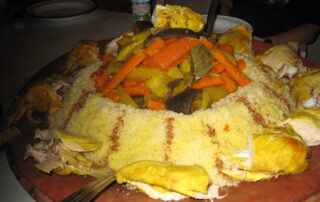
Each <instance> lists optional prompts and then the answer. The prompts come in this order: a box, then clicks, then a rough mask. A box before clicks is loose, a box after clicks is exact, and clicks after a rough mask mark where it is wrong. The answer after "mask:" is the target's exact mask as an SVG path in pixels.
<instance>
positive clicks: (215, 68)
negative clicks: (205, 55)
mask: <svg viewBox="0 0 320 202" xmlns="http://www.w3.org/2000/svg"><path fill="white" fill-rule="evenodd" d="M225 68H226V67H225V66H224V65H223V64H221V63H219V62H218V63H216V64H215V65H213V66H212V67H211V69H210V71H211V72H213V73H220V72H222V71H224V69H225Z"/></svg>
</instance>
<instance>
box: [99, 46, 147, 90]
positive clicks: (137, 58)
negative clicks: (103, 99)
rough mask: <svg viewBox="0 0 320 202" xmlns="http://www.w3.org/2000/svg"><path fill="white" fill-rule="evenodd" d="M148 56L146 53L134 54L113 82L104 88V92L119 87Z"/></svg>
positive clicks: (116, 74)
mask: <svg viewBox="0 0 320 202" xmlns="http://www.w3.org/2000/svg"><path fill="white" fill-rule="evenodd" d="M146 57H147V54H145V53H144V52H139V53H134V54H132V56H131V57H130V58H129V59H128V60H127V61H126V62H125V63H123V64H122V66H121V67H120V69H119V70H118V71H117V72H116V73H115V75H113V77H112V78H111V80H110V81H109V82H108V83H107V84H106V85H105V86H104V89H103V91H104V92H108V91H110V90H112V89H114V88H115V87H117V86H118V85H119V84H120V83H121V81H122V80H123V79H124V78H125V77H126V76H127V75H128V74H129V73H130V72H131V71H132V70H134V69H135V68H136V67H137V66H138V65H139V64H140V63H141V62H142V61H143V60H144V59H145V58H146Z"/></svg>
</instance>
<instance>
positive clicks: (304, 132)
mask: <svg viewBox="0 0 320 202" xmlns="http://www.w3.org/2000/svg"><path fill="white" fill-rule="evenodd" d="M285 124H289V125H290V126H291V127H292V128H293V130H294V131H295V132H296V133H298V135H300V137H302V139H303V140H304V141H305V143H306V144H307V145H308V146H316V145H319V144H320V108H311V109H299V110H297V111H295V112H294V113H292V114H291V115H289V117H288V119H287V120H285V121H284V122H283V123H282V124H281V125H285Z"/></svg>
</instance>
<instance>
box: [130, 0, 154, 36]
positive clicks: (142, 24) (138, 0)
mask: <svg viewBox="0 0 320 202" xmlns="http://www.w3.org/2000/svg"><path fill="white" fill-rule="evenodd" d="M131 8H132V14H133V17H134V21H135V23H134V26H133V31H134V32H135V33H138V32H141V31H143V30H145V29H147V28H150V27H152V23H151V2H150V0H131Z"/></svg>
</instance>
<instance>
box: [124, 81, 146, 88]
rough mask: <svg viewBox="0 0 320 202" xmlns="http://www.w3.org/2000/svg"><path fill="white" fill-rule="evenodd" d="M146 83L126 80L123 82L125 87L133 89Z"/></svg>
mask: <svg viewBox="0 0 320 202" xmlns="http://www.w3.org/2000/svg"><path fill="white" fill-rule="evenodd" d="M144 82H145V81H144V80H142V79H126V80H124V82H123V86H124V87H133V86H139V85H141V84H143V83H144Z"/></svg>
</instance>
